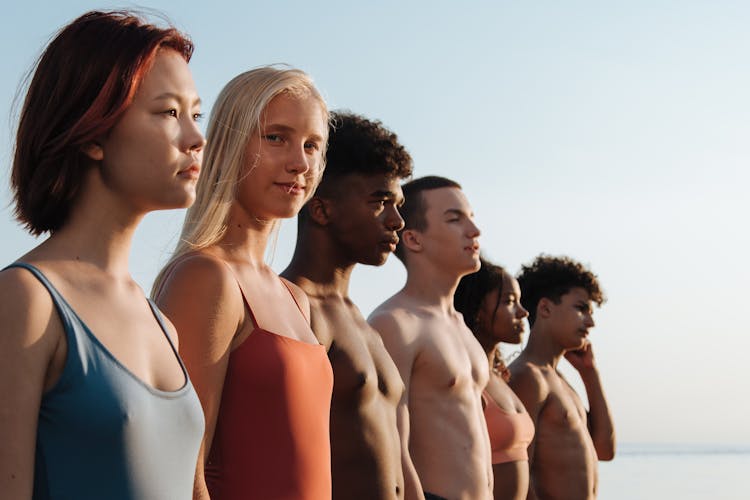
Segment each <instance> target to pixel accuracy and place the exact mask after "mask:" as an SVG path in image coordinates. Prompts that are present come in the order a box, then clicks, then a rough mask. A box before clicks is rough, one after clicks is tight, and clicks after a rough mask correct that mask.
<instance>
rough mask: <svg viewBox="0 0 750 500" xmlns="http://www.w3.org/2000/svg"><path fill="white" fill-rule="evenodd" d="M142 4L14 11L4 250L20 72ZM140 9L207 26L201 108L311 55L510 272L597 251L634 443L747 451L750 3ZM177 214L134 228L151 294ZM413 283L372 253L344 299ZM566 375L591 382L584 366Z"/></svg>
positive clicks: (249, 4) (616, 371) (623, 422)
mask: <svg viewBox="0 0 750 500" xmlns="http://www.w3.org/2000/svg"><path fill="white" fill-rule="evenodd" d="M138 6H139V5H138V4H132V3H106V2H103V3H101V2H100V3H95V2H90V1H83V0H68V1H66V2H58V1H54V0H46V1H35V0H28V1H25V2H12V3H10V4H8V5H6V6H4V8H3V17H4V29H3V30H1V31H0V46H2V47H3V49H2V57H3V72H2V74H0V175H2V176H3V177H2V178H3V180H2V182H0V262H5V263H10V262H12V261H13V260H15V259H16V258H18V257H19V256H21V255H23V254H24V253H25V252H26V251H28V250H29V249H30V248H32V247H33V246H34V245H35V244H37V243H38V242H39V241H41V240H38V241H37V240H35V239H34V238H32V237H30V236H29V235H27V234H26V233H25V232H24V230H23V228H22V227H21V226H19V225H18V224H17V223H16V222H15V221H14V219H13V208H12V197H11V194H10V192H9V187H8V186H9V170H10V164H11V158H12V144H13V134H14V131H15V127H16V123H17V122H16V119H17V108H18V107H19V105H16V106H15V107H14V101H15V98H16V96H17V94H18V90H19V88H20V86H21V84H22V81H23V77H24V75H25V74H26V73H27V71H28V70H29V69H30V68H31V67H32V65H33V63H34V61H35V59H36V58H37V57H38V55H39V54H40V53H41V51H42V49H43V47H44V46H45V44H46V43H47V41H48V40H49V39H50V37H51V36H52V35H53V34H54V33H55V32H56V31H57V30H58V29H59V28H60V27H62V26H63V25H64V24H65V23H67V22H68V21H70V20H72V19H74V18H75V17H77V16H78V15H80V14H82V13H84V12H85V11H87V10H91V9H96V8H99V9H102V8H117V7H126V8H133V7H138ZM140 7H148V8H149V9H156V10H158V11H160V12H163V13H165V14H166V15H167V17H168V18H169V19H170V20H171V22H172V23H173V24H174V25H175V26H177V27H178V28H180V29H182V30H184V31H186V32H187V33H189V34H190V35H191V36H192V38H193V40H194V42H195V45H196V51H195V55H194V57H193V60H192V62H191V68H192V71H193V75H194V77H195V81H196V85H197V88H198V91H199V93H200V94H201V97H202V99H203V102H204V111H205V112H206V113H207V114H208V113H210V109H211V105H212V104H213V102H214V100H215V98H216V95H217V94H218V93H219V91H220V90H221V88H222V87H223V85H224V84H225V83H226V82H228V81H229V80H230V79H231V78H232V77H234V76H235V75H237V74H239V73H241V72H243V71H245V70H248V69H250V68H253V67H257V66H260V65H264V64H271V63H287V64H289V65H291V66H294V67H298V68H300V69H303V70H305V71H307V72H308V73H310V75H312V77H313V79H314V80H315V82H316V84H317V85H318V87H319V88H320V90H321V92H322V94H323V95H324V97H325V98H326V99H327V101H328V104H329V107H331V108H332V109H348V110H351V111H354V112H357V113H360V114H363V115H365V116H367V117H369V118H371V119H378V120H380V121H382V123H383V124H384V125H385V126H386V127H388V128H390V129H391V130H393V131H394V132H396V133H397V134H398V136H399V139H400V141H401V142H402V143H403V144H404V145H405V146H406V148H407V149H408V150H409V152H410V153H411V155H412V157H413V159H414V167H415V176H423V175H442V176H446V177H450V178H452V179H455V180H457V181H458V182H460V183H461V184H462V185H463V188H464V191H465V193H466V195H467V197H468V199H469V201H470V203H471V204H472V207H473V209H474V212H475V214H476V220H477V223H478V225H479V227H480V228H481V230H482V236H481V238H480V241H481V245H482V249H483V252H484V254H485V255H486V256H487V257H489V258H490V259H491V260H493V261H494V262H496V263H499V264H501V265H503V266H504V267H505V268H506V269H508V270H509V271H511V272H513V273H515V272H517V271H518V270H519V268H520V266H521V265H522V264H524V263H528V262H530V261H531V260H533V258H534V257H535V256H536V255H538V254H540V253H547V254H552V255H568V256H570V257H572V258H575V259H577V260H580V261H582V262H584V263H586V264H587V265H589V266H590V267H591V269H592V270H593V271H594V272H595V273H596V274H597V275H598V276H599V278H600V281H601V284H602V286H603V287H604V289H605V291H606V293H607V296H608V302H607V303H606V304H605V305H604V306H603V307H602V308H601V309H599V310H597V311H596V313H595V320H596V322H597V326H596V328H595V329H594V330H593V331H592V335H591V341H592V343H593V346H594V351H595V354H596V358H597V361H598V365H599V369H600V372H601V376H602V379H603V382H604V386H605V390H606V393H607V396H608V399H609V402H610V406H611V408H612V411H613V414H614V418H615V423H616V426H617V433H618V439H619V440H620V441H621V442H639V443H703V444H705V443H715V444H734V445H741V446H747V445H750V428H749V427H748V426H747V422H748V421H750V402H748V398H747V396H742V394H745V395H747V394H748V392H749V390H750V363H748V362H747V361H746V360H747V357H748V353H749V352H750V326H748V317H747V315H746V314H745V312H747V311H750V306H748V300H749V299H750V293H748V283H750V264H748V257H749V256H750V231H748V228H747V216H748V214H750V197H749V196H748V194H747V193H746V186H747V185H748V184H749V183H750V182H749V181H750V169H749V168H748V167H750V141H748V131H749V130H750V128H749V126H750V64H748V60H750V59H749V58H748V55H750V31H748V29H747V26H748V25H750V3H747V2H743V1H737V2H732V1H724V0H717V1H714V2H699V1H692V0H681V1H661V0H650V1H642V0H632V1H629V2H621V3H618V4H615V3H614V2H594V1H590V2H584V1H575V0H571V1H566V2H559V1H554V0H537V1H534V2H524V1H466V2H449V1H444V0H436V1H430V2H426V1H425V2H417V1H414V2H402V1H394V0H386V1H370V2H352V1H331V2H309V1H306V2H294V1H277V2H256V1H248V0H245V1H222V0H215V1H212V2H195V1H192V0H183V1H180V2H177V1H172V2H169V1H152V2H147V3H142V4H140ZM203 123H204V124H205V123H207V121H204V122H203ZM183 215H184V213H183V212H182V211H171V212H161V213H154V214H150V215H148V216H147V218H146V219H145V221H144V222H143V223H142V224H141V226H140V227H139V229H138V232H137V234H136V238H135V241H134V244H133V250H132V256H131V263H130V265H131V270H132V273H133V276H134V277H135V279H136V280H137V281H138V282H139V283H140V284H141V286H142V287H143V288H144V289H145V290H147V291H148V290H149V289H150V286H151V282H152V280H153V278H154V276H155V275H156V273H157V272H158V270H159V269H160V267H161V266H162V265H163V264H164V263H165V262H166V260H167V259H168V257H169V255H170V252H171V251H172V250H173V248H174V245H175V243H176V240H177V236H178V234H179V230H180V226H181V223H182V218H183ZM294 239H295V223H294V221H287V222H285V223H284V224H283V225H282V228H281V231H280V233H279V237H278V241H277V244H276V246H275V250H274V251H273V254H272V255H270V256H269V259H270V261H271V263H272V266H273V267H274V269H276V270H277V271H280V270H282V269H284V268H285V267H286V264H287V263H288V262H289V259H290V257H291V254H292V251H293V248H294ZM404 279H405V271H404V269H403V267H402V266H401V264H400V262H398V260H397V259H395V258H393V257H392V258H390V259H389V261H388V262H387V263H386V264H385V265H384V266H382V267H380V268H375V267H364V266H358V267H357V268H356V269H355V272H354V274H353V276H352V283H351V296H352V298H353V300H354V301H355V303H357V304H358V305H359V307H360V309H361V310H362V312H363V313H364V314H365V315H367V314H369V312H370V311H372V309H373V308H374V307H376V306H377V305H378V304H379V303H380V302H382V301H384V300H385V299H387V298H388V297H389V296H390V295H392V294H393V293H395V292H396V291H398V290H399V289H400V287H401V286H402V285H403V282H404ZM515 350H518V348H517V347H513V346H511V347H508V346H504V352H506V353H508V354H511V353H512V352H513V351H515ZM562 364H563V365H564V364H565V363H564V362H563V363H562ZM561 370H562V371H563V373H565V374H566V376H568V377H569V378H570V380H571V382H572V383H573V385H574V387H576V388H577V389H578V390H579V391H581V392H583V386H582V384H581V383H580V381H579V379H578V377H577V376H576V374H575V372H574V371H573V370H572V369H570V368H569V367H567V366H562V367H561Z"/></svg>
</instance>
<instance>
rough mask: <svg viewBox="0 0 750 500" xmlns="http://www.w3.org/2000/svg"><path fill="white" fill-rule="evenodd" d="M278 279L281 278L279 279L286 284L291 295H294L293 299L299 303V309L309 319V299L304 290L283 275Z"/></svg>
mask: <svg viewBox="0 0 750 500" xmlns="http://www.w3.org/2000/svg"><path fill="white" fill-rule="evenodd" d="M279 279H281V281H283V282H284V283H285V284H286V287H287V288H288V289H289V292H290V293H291V294H292V297H294V301H295V302H297V304H299V307H300V309H302V311H303V312H304V313H305V317H306V318H307V320H308V321H310V299H309V298H308V296H307V294H306V293H305V291H304V290H303V289H302V288H300V287H299V285H297V284H296V283H294V282H293V281H290V280H288V279H286V278H285V277H283V276H279Z"/></svg>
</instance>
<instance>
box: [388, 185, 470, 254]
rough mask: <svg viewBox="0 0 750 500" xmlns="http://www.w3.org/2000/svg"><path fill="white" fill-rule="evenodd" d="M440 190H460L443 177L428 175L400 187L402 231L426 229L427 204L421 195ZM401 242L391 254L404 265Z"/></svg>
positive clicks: (403, 252)
mask: <svg viewBox="0 0 750 500" xmlns="http://www.w3.org/2000/svg"><path fill="white" fill-rule="evenodd" d="M440 188H456V189H461V184H459V183H458V182H456V181H452V180H450V179H446V178H445V177H440V176H437V175H428V176H425V177H419V178H418V179H414V180H412V181H409V182H407V183H406V184H404V185H403V186H401V189H402V190H403V193H404V204H403V205H402V206H401V208H399V213H401V218H402V219H404V229H403V230H404V231H406V230H407V229H416V230H417V231H424V230H426V229H427V218H426V217H425V215H426V214H427V204H426V203H425V201H424V196H423V193H424V192H425V191H431V190H433V189H440ZM402 241H403V240H400V241H399V242H398V244H397V245H396V251H395V252H393V253H395V254H396V257H398V258H399V260H401V262H404V263H405V262H406V261H405V260H404V259H405V258H406V252H405V251H404V244H403V242H402Z"/></svg>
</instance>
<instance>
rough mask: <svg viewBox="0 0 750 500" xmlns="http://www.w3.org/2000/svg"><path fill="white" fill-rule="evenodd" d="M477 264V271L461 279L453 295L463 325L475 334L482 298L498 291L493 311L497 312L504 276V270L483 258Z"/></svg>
mask: <svg viewBox="0 0 750 500" xmlns="http://www.w3.org/2000/svg"><path fill="white" fill-rule="evenodd" d="M479 262H480V267H479V271H477V272H475V273H472V274H467V275H466V276H464V277H463V278H461V281H459V282H458V288H456V293H455V294H454V295H453V306H454V307H455V308H456V311H458V312H460V313H461V314H462V315H463V317H464V323H466V326H468V327H469V330H471V331H472V332H474V333H475V334H476V333H477V331H476V330H475V328H476V326H477V318H478V317H479V310H480V309H481V308H482V303H483V302H484V298H485V297H487V295H489V294H490V293H491V292H492V291H493V290H497V291H498V295H497V304H495V307H494V309H493V310H495V311H496V310H497V306H498V305H499V304H500V298H501V295H502V293H503V275H504V274H505V269H503V268H502V267H500V266H498V265H495V264H493V263H491V262H489V261H487V260H485V258H484V257H480V258H479Z"/></svg>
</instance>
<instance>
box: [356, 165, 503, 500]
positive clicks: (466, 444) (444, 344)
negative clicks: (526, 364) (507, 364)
mask: <svg viewBox="0 0 750 500" xmlns="http://www.w3.org/2000/svg"><path fill="white" fill-rule="evenodd" d="M403 190H404V196H405V198H406V203H405V205H404V209H403V210H402V214H403V217H404V220H405V222H406V226H405V229H404V230H403V232H402V237H401V242H400V243H399V248H398V253H397V255H398V256H399V257H400V258H401V259H402V261H404V263H405V265H406V268H407V283H406V285H405V286H404V288H403V289H402V290H401V291H400V292H398V293H397V294H396V295H394V296H393V297H391V298H390V299H388V300H387V301H386V302H385V303H383V304H382V305H381V306H379V307H378V308H377V309H376V310H375V311H374V312H373V313H372V314H371V315H370V317H369V320H368V321H369V322H370V324H371V325H373V326H374V327H375V328H376V329H377V330H378V331H379V333H380V335H381V337H382V338H383V341H384V343H385V345H386V348H387V349H388V352H389V354H390V355H391V357H392V358H393V360H394V362H395V363H396V366H397V367H398V368H399V372H400V373H401V376H402V378H403V380H404V384H405V386H406V392H405V394H404V397H403V401H402V404H404V405H406V406H407V407H408V413H409V421H408V422H404V423H403V424H404V425H402V428H401V432H402V433H403V434H404V435H402V439H405V440H408V443H409V449H410V453H411V457H412V460H413V462H414V466H415V468H416V470H417V474H418V475H419V478H420V481H421V483H422V487H423V489H424V491H425V496H426V498H428V499H434V498H438V499H439V498H450V499H456V498H458V499H467V500H468V499H472V500H482V499H488V498H492V469H491V463H490V446H489V438H488V435H487V429H486V425H485V421H484V415H483V411H482V404H481V393H482V390H483V389H484V387H485V386H486V384H487V380H488V376H489V369H488V365H487V360H486V357H485V355H484V352H483V350H482V347H481V346H480V345H479V343H478V342H477V341H476V339H475V338H474V336H473V335H472V333H471V332H470V330H469V329H468V328H467V327H466V325H465V324H464V322H463V319H462V317H461V315H460V314H459V313H457V312H456V311H455V309H454V308H453V292H454V290H455V288H456V286H457V284H458V280H459V279H460V278H461V276H463V275H465V274H467V273H470V272H473V271H476V270H477V268H478V265H479V246H478V243H477V238H478V236H479V230H478V229H477V227H476V226H475V225H474V223H473V220H472V216H473V214H472V212H471V208H470V206H469V204H468V201H467V200H466V197H465V196H464V195H463V193H462V192H461V190H460V186H458V185H457V184H456V183H454V182H452V181H449V180H447V179H442V178H439V177H426V178H422V179H417V180H415V181H412V182H410V183H408V184H406V185H404V186H403Z"/></svg>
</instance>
